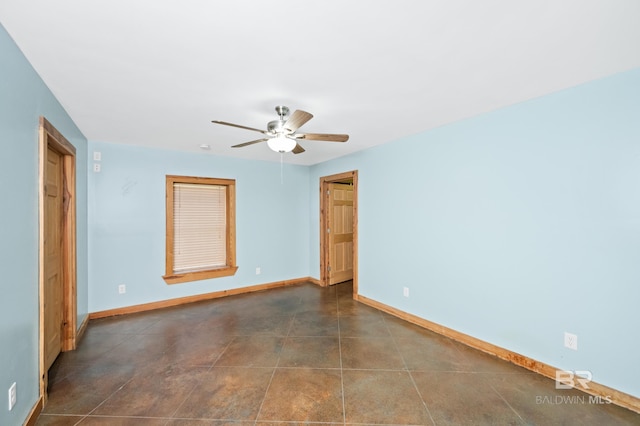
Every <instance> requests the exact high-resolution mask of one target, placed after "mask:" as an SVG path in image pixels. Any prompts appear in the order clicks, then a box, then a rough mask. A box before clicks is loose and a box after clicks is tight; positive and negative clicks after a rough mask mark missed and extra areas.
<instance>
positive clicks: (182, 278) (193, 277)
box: [162, 266, 238, 284]
mask: <svg viewBox="0 0 640 426" xmlns="http://www.w3.org/2000/svg"><path fill="white" fill-rule="evenodd" d="M237 270H238V267H237V266H227V267H224V268H218V269H210V270H208V271H198V272H185V273H183V274H173V275H165V276H163V277H162V278H163V279H164V280H165V282H166V283H167V284H180V283H186V282H190V281H199V280H208V279H210V278H220V277H230V276H232V275H235V274H236V271H237Z"/></svg>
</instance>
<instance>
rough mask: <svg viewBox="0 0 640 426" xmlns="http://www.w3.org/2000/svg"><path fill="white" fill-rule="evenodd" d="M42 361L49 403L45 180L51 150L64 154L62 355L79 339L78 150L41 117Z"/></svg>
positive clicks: (42, 383)
mask: <svg viewBox="0 0 640 426" xmlns="http://www.w3.org/2000/svg"><path fill="white" fill-rule="evenodd" d="M38 140H39V142H38V147H39V149H38V151H39V166H38V167H39V170H38V186H39V191H38V192H39V209H38V210H39V212H38V222H39V224H38V229H39V268H38V270H39V273H38V281H39V307H40V308H39V311H40V321H39V347H40V348H39V360H40V396H41V397H42V398H43V399H45V400H46V389H47V381H48V372H47V370H46V367H45V353H44V347H45V345H44V341H45V335H44V281H45V277H44V258H45V256H44V235H45V211H44V203H45V190H44V185H45V182H44V176H45V166H46V155H47V149H48V148H49V147H50V148H52V149H53V150H55V151H57V152H58V153H60V154H62V156H63V160H62V163H63V164H62V169H63V178H62V179H63V185H64V187H65V188H66V189H65V192H66V196H67V201H66V203H68V206H67V208H66V209H65V210H66V211H65V213H64V214H63V218H62V297H63V312H62V321H63V328H62V342H61V349H62V351H63V352H64V351H70V350H73V349H75V348H76V336H77V291H76V270H77V264H76V148H75V147H74V146H73V145H72V144H71V143H70V142H69V141H68V140H67V139H66V138H65V137H64V136H63V135H62V134H61V133H60V132H59V131H58V130H57V129H56V128H55V127H54V126H53V125H52V124H51V123H50V122H49V121H47V119H46V118H44V117H40V125H39V137H38Z"/></svg>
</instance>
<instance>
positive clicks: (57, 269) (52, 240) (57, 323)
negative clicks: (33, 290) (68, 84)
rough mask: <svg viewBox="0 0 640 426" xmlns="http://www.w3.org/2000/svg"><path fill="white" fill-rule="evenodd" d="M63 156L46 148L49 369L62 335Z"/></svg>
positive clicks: (46, 344)
mask: <svg viewBox="0 0 640 426" xmlns="http://www.w3.org/2000/svg"><path fill="white" fill-rule="evenodd" d="M63 170H64V169H63V156H62V155H61V154H59V153H58V152H57V151H54V150H53V149H51V147H47V155H46V158H45V167H44V292H43V293H44V294H43V297H44V303H43V304H44V313H43V316H44V364H45V369H46V370H48V369H49V367H51V364H53V362H54V361H55V359H56V358H57V357H58V354H59V353H60V351H61V349H62V336H63V333H62V331H63V310H64V296H63V270H64V268H63V261H64V257H63V249H62V237H63V218H64V204H65V203H64V184H63V182H64V179H63Z"/></svg>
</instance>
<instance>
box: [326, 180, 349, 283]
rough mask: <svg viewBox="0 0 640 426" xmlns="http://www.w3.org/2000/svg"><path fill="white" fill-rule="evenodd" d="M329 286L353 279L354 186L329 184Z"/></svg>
mask: <svg viewBox="0 0 640 426" xmlns="http://www.w3.org/2000/svg"><path fill="white" fill-rule="evenodd" d="M328 197H329V203H328V208H327V210H328V214H329V216H328V224H327V225H328V228H327V234H328V243H329V244H328V245H329V265H328V272H329V285H333V284H337V283H341V282H343V281H347V280H351V279H353V185H351V184H345V183H329V193H328Z"/></svg>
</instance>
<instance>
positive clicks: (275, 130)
mask: <svg viewBox="0 0 640 426" xmlns="http://www.w3.org/2000/svg"><path fill="white" fill-rule="evenodd" d="M284 123H285V121H284V120H273V121H270V122H269V123H268V124H267V131H268V132H269V133H272V134H279V133H284V132H285V131H286V130H285V128H284Z"/></svg>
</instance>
